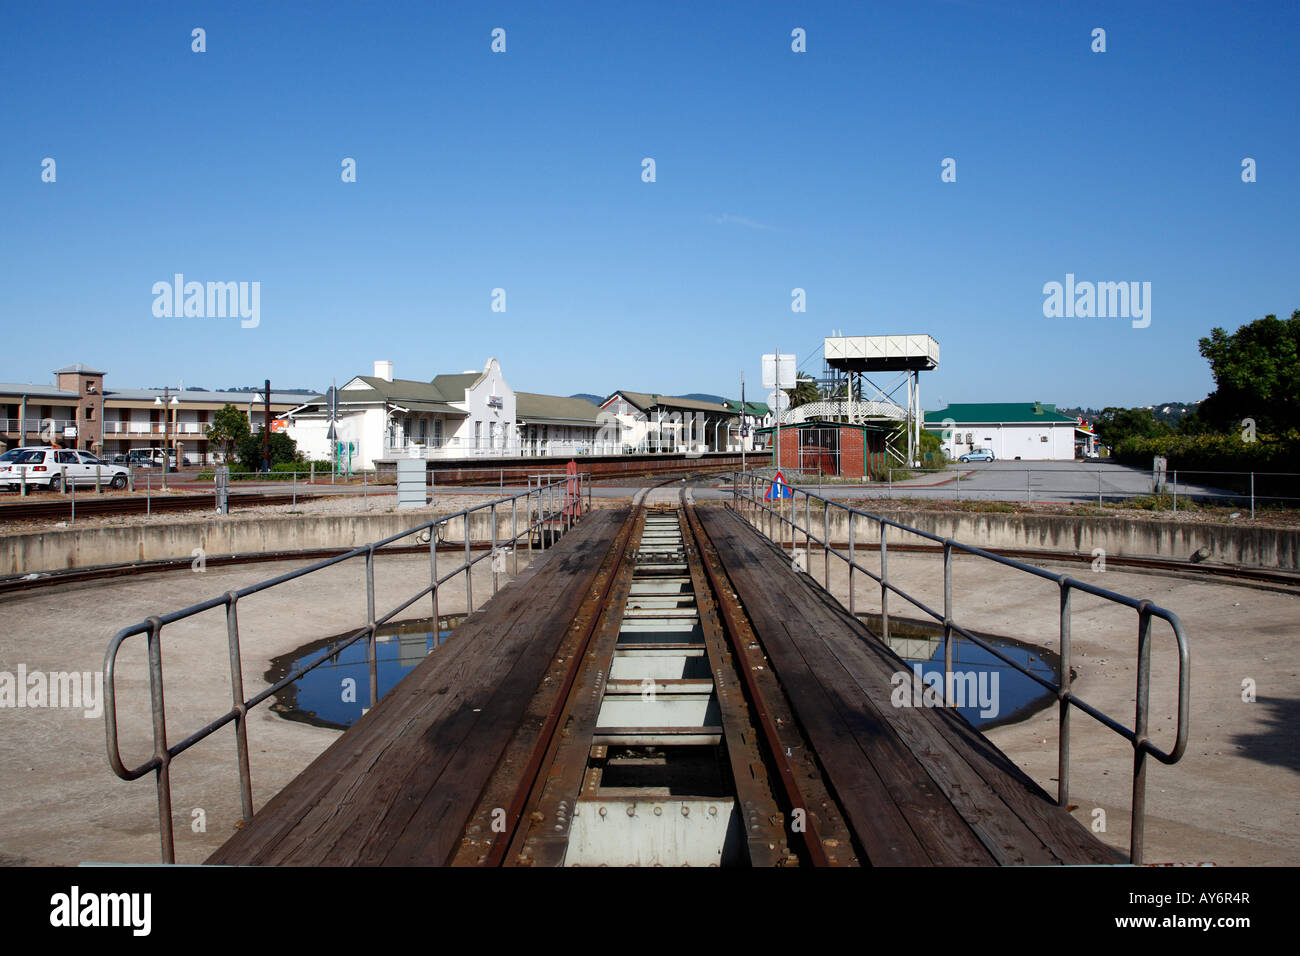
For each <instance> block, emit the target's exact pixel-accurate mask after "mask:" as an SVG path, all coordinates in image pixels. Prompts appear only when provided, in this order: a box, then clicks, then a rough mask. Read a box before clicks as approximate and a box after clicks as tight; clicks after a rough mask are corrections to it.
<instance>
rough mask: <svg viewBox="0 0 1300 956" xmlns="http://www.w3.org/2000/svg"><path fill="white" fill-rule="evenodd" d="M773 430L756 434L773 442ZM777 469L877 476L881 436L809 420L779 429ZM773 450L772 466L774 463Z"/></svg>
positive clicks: (881, 465) (882, 459)
mask: <svg viewBox="0 0 1300 956" xmlns="http://www.w3.org/2000/svg"><path fill="white" fill-rule="evenodd" d="M775 431H776V429H775V428H763V429H760V430H759V432H758V434H760V435H763V436H765V437H766V439H767V441H768V442H769V444H774V443H773V435H774V433H775ZM780 459H781V466H782V467H783V468H789V469H790V470H791V471H800V472H802V473H804V474H805V475H808V474H822V475H839V476H841V477H846V478H864V477H868V476H870V477H873V478H874V477H878V476H879V475H882V474H883V473H884V470H885V434H884V432H883V431H882V430H881V429H880V428H878V427H874V426H871V425H847V424H844V423H843V422H826V421H811V422H801V423H799V424H798V425H782V426H781V455H780ZM776 461H777V455H776V449H775V447H773V450H772V464H774V465H775V464H776Z"/></svg>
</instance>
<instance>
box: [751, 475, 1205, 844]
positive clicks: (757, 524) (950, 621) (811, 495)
mask: <svg viewBox="0 0 1300 956" xmlns="http://www.w3.org/2000/svg"><path fill="white" fill-rule="evenodd" d="M742 486H743V487H742ZM760 486H764V487H767V488H769V489H775V488H776V487H777V486H776V485H775V484H774V483H773V482H772V481H771V480H770V479H766V478H761V477H759V476H757V475H753V474H741V473H736V472H733V473H732V500H731V502H730V507H731V509H732V511H733V512H734V513H735V514H736V515H737V516H738V517H740V515H741V512H742V510H743V511H744V512H745V515H746V517H745V518H744V519H743V520H747V521H748V522H749V523H750V524H751V525H752V526H753V527H754V528H755V529H757V530H758V531H759V532H760V533H763V534H765V535H766V536H767V537H768V539H769V540H771V541H772V542H773V543H779V545H780V547H781V548H782V550H783V551H784V549H785V537H786V530H787V528H788V530H789V534H790V547H791V549H792V550H793V548H794V546H795V543H796V541H797V539H798V536H799V534H800V533H802V534H803V536H804V544H805V547H806V548H807V549H809V552H810V551H811V547H812V544H813V543H814V542H816V543H818V544H819V545H820V546H821V547H822V550H823V553H824V556H825V577H824V581H823V583H822V584H821V587H822V588H823V589H824V590H825V591H826V592H827V593H828V594H830V558H831V556H832V555H834V556H835V557H837V558H839V559H840V560H841V561H843V562H845V564H846V565H847V568H848V576H849V585H848V591H849V606H850V608H854V607H855V604H856V601H855V594H854V572H855V571H856V572H860V573H862V574H865V575H867V577H869V578H871V579H872V580H873V581H874V582H876V583H877V584H878V585H879V586H880V605H881V608H880V611H881V614H880V616H881V634H880V637H881V638H882V639H883V640H885V641H886V642H888V640H889V602H888V598H889V594H890V593H891V592H892V593H894V594H897V595H898V596H899V597H901V598H903V599H904V600H905V601H907V602H909V603H910V604H912V606H914V607H916V608H918V609H919V610H921V611H922V612H924V613H925V614H927V615H929V616H930V617H931V618H933V619H934V620H935V621H937V622H939V623H941V624H942V625H943V629H944V680H943V700H944V703H945V705H947V706H951V705H952V703H953V701H952V696H951V690H952V686H953V682H952V673H953V671H952V635H953V634H954V633H956V634H960V635H962V636H963V637H966V638H967V639H968V640H970V641H972V642H973V643H974V644H976V645H977V646H978V647H980V648H982V649H983V650H986V651H988V652H989V653H991V654H993V655H994V656H995V657H997V658H998V659H999V660H1001V661H1003V662H1004V663H1006V664H1007V665H1008V666H1010V667H1012V668H1014V669H1015V670H1016V671H1017V672H1019V673H1021V674H1024V675H1025V676H1026V677H1028V678H1030V679H1031V680H1033V681H1035V682H1036V683H1038V684H1040V685H1042V686H1043V687H1044V688H1046V689H1047V690H1048V691H1050V692H1051V693H1052V694H1053V695H1054V696H1055V697H1056V699H1057V701H1058V713H1059V718H1058V728H1059V732H1058V761H1057V762H1058V776H1057V779H1058V786H1057V803H1058V804H1059V805H1061V806H1066V805H1067V803H1068V800H1069V787H1070V774H1069V770H1070V767H1069V753H1070V721H1069V714H1070V708H1071V707H1076V708H1078V709H1079V710H1082V711H1083V712H1084V713H1086V714H1087V715H1088V716H1090V717H1092V718H1093V719H1094V720H1097V721H1098V722H1099V723H1101V724H1102V725H1103V726H1105V727H1107V728H1109V729H1110V730H1112V731H1113V732H1115V733H1117V734H1119V735H1120V736H1122V737H1124V738H1125V739H1126V740H1128V741H1129V743H1130V744H1131V745H1132V749H1133V786H1132V800H1131V811H1130V822H1131V829H1130V841H1129V858H1130V860H1131V861H1132V862H1133V863H1135V864H1137V863H1141V862H1142V844H1143V837H1144V828H1145V806H1146V757H1147V755H1148V754H1150V755H1151V756H1154V757H1155V758H1156V759H1157V760H1159V761H1160V762H1161V763H1164V764H1173V763H1177V762H1178V760H1180V759H1181V758H1182V756H1183V754H1184V753H1185V752H1186V749H1187V743H1188V737H1189V730H1188V725H1189V711H1190V696H1191V655H1190V650H1189V647H1188V643H1187V635H1186V632H1185V630H1184V629H1183V624H1182V621H1181V620H1180V619H1179V617H1178V615H1176V614H1175V613H1173V612H1172V611H1169V610H1166V609H1164V608H1162V607H1160V606H1158V605H1156V604H1153V603H1152V602H1151V601H1149V600H1145V599H1140V598H1133V597H1130V596H1128V595H1125V594H1120V593H1118V592H1115V591H1110V590H1108V589H1106V588H1102V587H1098V586H1096V585H1093V584H1089V583H1087V582H1084V581H1080V580H1078V579H1076V578H1072V577H1070V576H1068V575H1064V574H1057V573H1055V572H1052V571H1048V570H1046V569H1044V568H1039V567H1036V566H1034V565H1031V564H1025V563H1024V562H1021V561H1017V560H1015V559H1014V558H1010V557H1006V556H1004V555H1001V554H997V553H995V552H993V551H990V550H987V549H984V548H978V547H975V546H973V545H967V544H963V543H962V542H960V541H957V540H955V539H952V538H945V537H942V536H940V535H936V534H933V533H931V532H928V531H924V530H922V529H920V528H914V527H912V526H910V525H906V524H904V523H902V522H899V521H895V520H894V519H892V518H887V517H885V516H883V515H877V514H873V513H871V512H867V511H863V510H861V509H858V508H854V507H852V506H850V505H846V504H843V503H841V502H838V501H834V500H832V499H830V498H827V497H825V496H823V495H820V494H817V493H816V492H813V491H810V490H808V489H806V488H802V487H797V486H792V485H784V486H782V491H781V497H780V498H775V499H767V498H765V497H760ZM787 491H788V493H789V495H790V497H789V498H788V499H787V498H785V497H784V494H785V493H786V492H787ZM771 493H772V492H771V491H768V492H767V494H771ZM797 495H803V496H804V511H805V519H804V526H803V527H801V526H800V524H799V509H798V505H797V503H796V502H797V497H796V496H797ZM767 500H774V501H778V502H779V501H782V500H788V501H789V502H790V516H789V517H788V518H787V517H786V515H785V509H784V508H773V507H772V506H770V505H769V504H767V503H766V502H767ZM814 500H816V501H819V502H821V503H822V512H823V514H822V517H823V535H822V536H821V537H818V536H817V535H816V534H815V533H814V529H813V522H812V518H811V510H812V502H813V501H814ZM831 508H836V509H838V510H839V511H840V512H843V513H845V514H846V515H847V516H848V522H849V550H848V552H847V553H845V552H844V551H841V550H839V549H837V548H836V547H835V546H834V544H833V543H832V542H831V541H830V523H829V515H830V509H831ZM858 518H865V519H866V520H868V521H874V522H875V523H876V525H877V526H878V528H879V531H880V547H879V554H880V573H879V574H876V573H875V572H873V571H872V570H871V569H870V568H867V567H864V566H863V565H861V564H859V563H858V561H857V559H856V557H855V547H854V544H855V535H854V529H855V526H856V523H857V519H858ZM765 524H766V530H765V529H764V525H765ZM889 528H895V529H897V530H899V531H902V532H904V533H907V534H911V535H915V536H917V537H920V538H922V539H925V540H929V541H933V542H935V543H936V544H938V545H939V546H940V548H941V549H942V551H943V580H944V609H943V611H942V612H940V611H937V610H935V609H934V608H931V607H930V606H929V605H927V604H926V603H925V602H923V601H921V600H920V599H918V598H916V597H914V596H912V595H911V594H909V593H908V592H907V591H905V590H904V589H903V588H901V587H899V586H898V585H896V584H893V583H892V582H890V580H889V568H888V552H889V549H888V538H887V531H888V529H889ZM954 552H959V553H963V554H969V555H972V556H974V557H978V558H982V559H984V560H987V561H991V562H993V563H994V564H997V565H1000V566H1002V567H1006V568H1010V569H1012V570H1015V571H1020V572H1023V573H1026V574H1030V575H1032V576H1035V577H1038V578H1042V579H1044V580H1049V581H1052V582H1054V583H1055V584H1056V585H1057V588H1058V597H1059V636H1060V657H1061V679H1060V682H1059V683H1054V682H1051V681H1047V680H1045V679H1043V678H1041V677H1039V676H1038V675H1037V674H1034V673H1033V672H1032V671H1030V670H1029V669H1028V668H1026V667H1025V666H1023V665H1022V664H1020V663H1019V662H1017V661H1014V660H1011V659H1010V658H1008V657H1007V656H1006V655H1004V654H1002V653H1001V652H1000V651H999V650H998V649H997V648H995V647H992V646H991V645H990V644H989V643H988V642H987V641H984V640H983V639H982V638H980V637H979V636H978V635H976V634H973V633H971V632H970V631H969V630H968V629H966V628H965V627H963V626H962V625H960V624H959V623H957V621H956V620H954V618H953V598H952V556H953V553H954ZM809 571H811V568H809ZM810 577H811V574H810ZM1074 591H1081V592H1083V593H1085V594H1091V595H1093V596H1095V597H1098V598H1101V599H1103V600H1105V601H1108V602H1110V603H1113V604H1118V605H1121V606H1124V607H1128V608H1130V609H1132V610H1134V611H1136V612H1137V615H1138V634H1137V637H1138V646H1137V677H1136V692H1135V708H1134V711H1135V712H1134V718H1133V726H1132V727H1131V728H1130V727H1127V726H1125V725H1124V724H1122V723H1120V722H1119V721H1117V720H1115V719H1114V718H1112V717H1110V716H1109V715H1107V714H1105V713H1103V712H1102V711H1100V710H1098V709H1097V708H1095V707H1093V706H1091V705H1089V704H1088V703H1087V702H1086V701H1083V700H1081V699H1080V698H1079V697H1078V696H1077V695H1075V694H1074V693H1073V691H1071V690H1070V667H1071V656H1070V635H1071V623H1072V602H1071V596H1072V593H1073V592H1074ZM832 596H833V595H832ZM1153 619H1159V620H1163V621H1165V622H1166V623H1167V624H1169V626H1170V628H1171V630H1172V632H1173V635H1174V641H1175V647H1176V651H1177V657H1178V684H1177V687H1178V691H1177V699H1178V709H1177V720H1176V732H1175V737H1174V743H1173V746H1172V747H1171V748H1170V749H1169V750H1168V751H1166V750H1163V749H1161V748H1160V747H1158V746H1156V745H1155V744H1154V743H1153V742H1152V741H1151V739H1150V738H1149V737H1148V736H1147V723H1148V711H1149V705H1150V677H1151V674H1150V670H1151V668H1150V660H1151V623H1152V620H1153Z"/></svg>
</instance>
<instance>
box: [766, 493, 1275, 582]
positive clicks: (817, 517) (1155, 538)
mask: <svg viewBox="0 0 1300 956" xmlns="http://www.w3.org/2000/svg"><path fill="white" fill-rule="evenodd" d="M798 505H799V521H800V523H803V521H804V505H803V501H799V502H798ZM787 507H788V506H787ZM884 517H888V518H892V519H893V520H894V521H897V522H899V523H900V524H905V525H910V526H911V527H913V528H917V529H919V530H921V531H927V532H929V533H930V534H934V535H938V536H939V537H941V538H952V539H954V540H957V541H960V542H962V543H963V544H969V545H973V546H975V547H977V548H1026V549H1034V550H1042V551H1069V552H1082V553H1084V554H1090V553H1092V551H1093V549H1094V548H1102V549H1104V550H1105V552H1106V553H1107V554H1110V555H1123V556H1130V557H1143V558H1164V559H1168V560H1173V561H1188V560H1190V559H1191V558H1192V555H1194V554H1195V553H1196V552H1197V551H1198V550H1199V549H1200V548H1206V549H1208V550H1209V552H1210V554H1209V557H1208V558H1205V559H1204V560H1206V561H1210V562H1216V563H1222V564H1231V565H1241V566H1244V567H1259V568H1276V569H1279V570H1284V571H1295V570H1300V531H1295V530H1285V529H1279V528H1260V527H1249V526H1244V525H1232V524H1200V523H1193V522H1166V521H1152V520H1143V519H1140V518H1118V517H1098V518H1089V517H1074V516H1071V515H1012V514H997V513H992V514H979V513H965V512H949V513H944V512H930V511H901V512H898V511H891V512H890V513H889V514H888V515H885V516H884ZM812 523H813V533H814V535H816V536H817V537H819V538H820V537H821V536H822V529H823V527H824V521H823V516H822V511H821V508H820V507H819V505H818V504H817V502H815V501H814V502H813V507H812ZM830 529H831V541H832V542H833V543H835V544H845V543H847V542H848V540H849V516H848V515H847V514H846V513H845V512H843V511H840V510H837V509H836V508H834V507H833V506H832V508H831V513H830ZM854 541H855V542H856V543H857V544H858V545H863V546H866V547H879V545H880V527H879V525H878V524H877V523H876V522H875V521H872V520H870V519H868V518H861V517H859V518H858V519H857V525H856V527H855V529H854ZM888 541H889V542H890V543H891V544H905V545H912V544H920V545H924V544H930V543H931V542H928V541H925V540H923V539H921V538H918V537H916V536H915V535H909V534H906V533H905V532H902V531H899V530H897V529H893V528H891V529H890V531H889V535H888Z"/></svg>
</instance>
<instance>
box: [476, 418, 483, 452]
mask: <svg viewBox="0 0 1300 956" xmlns="http://www.w3.org/2000/svg"><path fill="white" fill-rule="evenodd" d="M481 441H483V423H482V422H475V423H474V447H475V448H478V447H479V443H480V442H481Z"/></svg>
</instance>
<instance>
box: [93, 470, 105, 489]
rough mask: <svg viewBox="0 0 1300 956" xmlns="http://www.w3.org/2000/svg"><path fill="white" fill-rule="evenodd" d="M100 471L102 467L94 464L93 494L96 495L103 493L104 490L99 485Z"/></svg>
mask: <svg viewBox="0 0 1300 956" xmlns="http://www.w3.org/2000/svg"><path fill="white" fill-rule="evenodd" d="M101 471H102V468H101V467H100V466H99V465H96V466H95V494H97V495H102V494H103V493H104V490H103V489H102V488H101V487H100V485H99V481H100V472H101Z"/></svg>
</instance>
